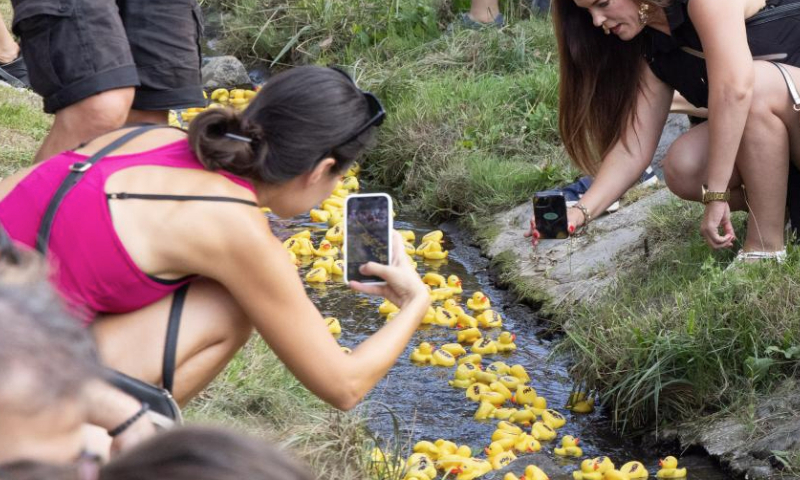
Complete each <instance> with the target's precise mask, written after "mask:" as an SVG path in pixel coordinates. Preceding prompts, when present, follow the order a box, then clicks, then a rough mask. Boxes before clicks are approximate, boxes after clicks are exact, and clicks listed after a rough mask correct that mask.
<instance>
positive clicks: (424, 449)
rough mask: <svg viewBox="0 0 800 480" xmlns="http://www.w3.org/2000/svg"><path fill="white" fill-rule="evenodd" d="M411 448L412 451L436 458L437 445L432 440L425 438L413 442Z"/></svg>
mask: <svg viewBox="0 0 800 480" xmlns="http://www.w3.org/2000/svg"><path fill="white" fill-rule="evenodd" d="M412 450H413V451H414V453H424V454H425V455H427V456H428V457H430V458H432V459H433V460H436V459H437V458H438V457H439V447H437V446H436V445H434V443H433V442H429V441H427V440H420V441H419V442H417V443H415V444H414V447H413V448H412Z"/></svg>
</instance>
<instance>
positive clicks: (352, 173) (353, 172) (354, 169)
mask: <svg viewBox="0 0 800 480" xmlns="http://www.w3.org/2000/svg"><path fill="white" fill-rule="evenodd" d="M359 173H361V165H359V164H358V163H354V164H353V165H352V166H351V167H350V168H348V169H347V172H345V174H344V176H345V177H357V176H358V174H359Z"/></svg>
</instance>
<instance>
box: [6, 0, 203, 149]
mask: <svg viewBox="0 0 800 480" xmlns="http://www.w3.org/2000/svg"><path fill="white" fill-rule="evenodd" d="M12 4H13V7H14V22H13V24H12V30H13V32H14V33H15V34H16V35H18V36H19V37H20V39H21V47H22V53H23V55H24V57H25V60H26V63H27V65H28V70H29V75H30V81H31V85H32V88H33V90H34V91H35V92H36V93H38V94H39V95H41V96H42V97H43V99H44V111H45V112H47V113H55V121H54V122H53V127H52V129H51V131H50V133H49V134H48V135H47V137H46V138H45V140H44V142H43V144H42V146H41V147H40V148H39V151H38V152H37V154H36V157H35V160H36V161H37V162H38V161H41V160H44V159H46V158H49V157H51V156H53V155H55V154H57V153H60V152H62V151H64V150H67V149H70V148H75V147H76V146H77V145H78V144H80V143H82V142H85V141H88V140H89V139H91V138H94V137H96V136H98V135H100V134H102V133H105V132H108V131H110V130H114V129H116V128H119V127H121V126H122V125H123V124H125V123H136V122H154V123H166V121H167V113H168V110H170V109H175V108H186V107H192V106H202V105H204V104H205V100H204V97H203V91H202V87H201V76H200V38H201V36H202V30H203V26H202V14H201V12H200V8H199V6H198V4H197V1H196V0H170V1H168V2H152V1H146V0H12Z"/></svg>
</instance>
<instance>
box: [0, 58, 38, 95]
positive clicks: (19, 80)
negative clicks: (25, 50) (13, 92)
mask: <svg viewBox="0 0 800 480" xmlns="http://www.w3.org/2000/svg"><path fill="white" fill-rule="evenodd" d="M0 80H3V81H4V82H6V83H8V84H9V85H11V86H12V87H17V88H31V82H30V81H29V80H28V67H27V66H26V65H25V60H24V59H23V58H22V54H21V53H20V54H19V56H18V57H17V58H16V59H14V60H12V61H10V62H8V63H4V64H2V65H0Z"/></svg>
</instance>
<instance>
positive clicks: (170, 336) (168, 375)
mask: <svg viewBox="0 0 800 480" xmlns="http://www.w3.org/2000/svg"><path fill="white" fill-rule="evenodd" d="M189 285H190V284H189V283H187V284H186V285H183V286H182V287H181V288H179V289H177V290H175V293H174V295H173V297H172V306H171V307H170V309H169V323H167V341H166V343H165V344H164V364H163V365H162V369H161V381H162V385H163V386H164V390H166V391H168V392H169V393H172V387H173V386H174V385H173V383H174V381H175V362H176V359H177V357H178V331H179V330H180V327H181V314H182V313H183V303H184V302H185V301H186V293H187V292H188V291H189Z"/></svg>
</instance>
